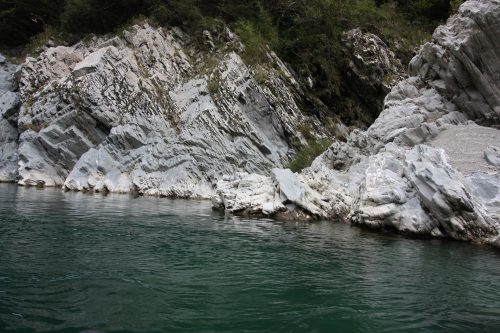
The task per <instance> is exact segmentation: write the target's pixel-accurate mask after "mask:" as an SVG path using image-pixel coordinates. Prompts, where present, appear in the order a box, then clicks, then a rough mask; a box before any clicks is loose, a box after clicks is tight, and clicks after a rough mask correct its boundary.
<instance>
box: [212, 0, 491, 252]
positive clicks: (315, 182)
mask: <svg viewBox="0 0 500 333" xmlns="http://www.w3.org/2000/svg"><path fill="white" fill-rule="evenodd" d="M499 35H500V1H498V0H493V1H489V0H488V1H487V0H469V1H467V2H465V3H464V5H463V6H462V7H461V8H460V10H459V13H458V14H457V15H456V16H454V17H452V18H450V20H449V21H448V23H447V24H446V25H445V26H442V27H440V28H438V29H437V30H436V33H435V34H434V39H433V42H432V43H428V44H426V45H424V46H423V47H422V50H421V51H420V53H419V55H417V56H416V57H415V59H413V61H412V63H411V71H412V73H413V74H414V76H413V77H410V78H408V79H405V80H403V81H401V82H400V83H398V84H397V85H396V86H395V87H394V88H393V89H392V90H391V92H390V93H389V94H388V95H387V97H386V99H385V102H384V109H383V111H382V113H381V114H380V116H379V118H378V119H377V120H376V121H375V123H374V124H373V125H372V126H371V127H370V128H369V129H368V130H367V131H365V132H361V131H353V132H352V133H351V134H350V137H349V139H348V141H347V142H346V143H343V142H336V143H334V144H333V145H332V146H331V147H330V148H329V149H328V150H327V151H326V152H325V153H323V154H322V155H321V156H319V157H318V158H317V159H316V160H315V161H314V163H313V164H312V166H311V167H310V168H307V169H305V170H304V171H302V173H300V174H295V175H293V176H292V175H289V176H287V179H290V181H287V182H283V181H282V180H281V179H277V178H276V177H268V178H267V180H266V179H261V180H260V183H262V184H266V187H261V188H260V194H259V196H258V197H252V196H251V195H249V196H246V197H240V196H239V195H238V192H237V191H234V190H233V192H232V195H233V196H232V204H233V206H238V204H239V203H243V202H244V203H245V209H246V210H248V211H258V212H259V213H260V214H264V215H270V216H279V215H286V214H287V212H288V213H291V212H293V211H295V210H296V209H297V208H298V209H300V210H301V211H302V214H300V215H298V216H303V215H306V216H313V217H317V218H329V219H341V220H343V221H346V222H349V223H356V224H361V225H367V226H370V227H373V228H388V229H395V230H398V231H402V232H407V233H412V234H420V235H432V236H435V237H451V238H454V239H459V240H466V241H474V242H481V243H488V244H493V245H495V246H500V171H499V168H498V156H499V155H498V148H497V146H496V145H498V142H500V130H498V129H496V128H497V127H498V126H499V125H500V120H499V117H498V115H499V113H498V112H499V111H500V99H498V97H499V96H500V95H499V93H498V92H499V91H500V81H499V80H498V72H499V67H498V66H499V64H500V61H499V60H500V47H499V45H498V42H499V40H498V38H496V37H494V36H499ZM476 122H477V123H480V124H481V125H489V126H491V127H485V126H480V125H478V124H476ZM281 173H282V174H286V172H284V171H282V172H281ZM251 177H253V176H252V175H247V176H246V179H248V178H251ZM233 184H234V183H233ZM225 185H226V184H223V186H221V187H220V188H219V194H218V195H219V197H221V198H225V196H226V194H227V193H229V192H228V191H227V190H226V186H225ZM256 186H258V185H257V184H252V183H247V185H246V186H245V191H246V193H253V192H254V191H256V190H257V189H256ZM233 189H234V187H233ZM274 193H291V195H290V196H291V197H292V198H294V200H289V199H288V198H287V196H285V197H282V196H279V197H278V201H277V202H278V205H277V206H276V207H279V209H277V210H268V209H264V205H265V200H275V201H273V202H276V195H272V194H274ZM297 198H300V200H299V199H297ZM288 202H290V203H293V204H294V206H293V207H291V208H289V207H288V206H287V205H286V204H287V203H288ZM298 202H299V203H298Z"/></svg>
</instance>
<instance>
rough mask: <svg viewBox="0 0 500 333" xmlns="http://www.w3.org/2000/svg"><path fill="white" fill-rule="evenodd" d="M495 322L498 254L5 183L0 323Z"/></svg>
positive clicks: (476, 328) (195, 328)
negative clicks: (26, 187) (18, 186)
mask: <svg viewBox="0 0 500 333" xmlns="http://www.w3.org/2000/svg"><path fill="white" fill-rule="evenodd" d="M86 330H95V331H99V332H270V333H271V332H272V333H277V332H380V331H384V332H500V253H499V252H497V251H494V250H491V249H487V248H481V247H477V246H473V245H469V244H462V243H458V242H450V241H436V240H414V239H406V238H403V237H401V236H393V235H379V234H376V233H371V232H366V231H363V230H360V229H358V228H354V227H349V226H346V225H341V224H333V223H327V222H324V223H313V224H302V223H279V222H273V221H270V220H263V219H243V218H235V217H224V216H221V215H219V214H217V213H213V212H212V211H211V210H210V205H209V203H207V202H191V201H170V200H166V199H155V198H136V199H134V198H131V197H129V196H107V197H103V196H100V195H95V196H93V195H83V194H78V193H61V192H60V191H58V190H36V189H24V188H16V187H15V186H8V185H4V186H0V332H2V333H4V332H75V333H79V332H81V331H86Z"/></svg>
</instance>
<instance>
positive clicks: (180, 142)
mask: <svg viewBox="0 0 500 333" xmlns="http://www.w3.org/2000/svg"><path fill="white" fill-rule="evenodd" d="M129 30H130V31H124V32H123V36H121V37H117V36H110V37H94V38H92V39H90V40H86V41H82V42H80V43H78V44H77V45H75V46H72V47H65V46H59V47H51V48H48V49H47V50H46V51H44V52H43V53H42V54H41V55H40V56H39V57H38V58H27V59H26V61H25V62H24V63H23V64H22V66H21V67H20V69H19V70H18V73H17V76H18V81H19V87H18V94H19V97H20V105H18V104H19V98H18V99H17V104H16V106H12V107H11V106H6V107H2V110H3V111H2V112H3V113H4V117H2V124H5V125H2V131H3V132H2V138H1V142H2V143H3V142H5V144H2V147H3V148H2V149H4V150H6V151H7V150H8V151H9V152H10V151H12V154H10V155H9V154H8V153H6V154H5V155H4V154H2V156H5V157H3V159H5V160H6V161H9V162H12V163H10V164H8V163H7V162H2V163H4V164H6V166H5V167H3V168H2V169H5V171H3V173H2V174H3V178H2V180H3V181H8V180H11V181H14V180H15V181H17V182H18V183H19V184H20V185H32V186H63V187H64V188H65V189H68V190H84V191H87V190H88V191H111V192H120V193H128V192H137V193H141V194H148V195H162V196H172V197H186V198H210V197H211V196H212V195H214V194H215V191H214V185H215V183H216V182H217V181H218V180H219V179H220V178H222V176H223V175H226V174H234V173H236V172H249V173H260V174H269V172H270V170H271V169H272V168H274V167H276V166H283V164H284V163H285V162H286V161H288V159H289V157H290V156H291V155H292V154H293V153H294V151H295V147H297V146H299V145H300V144H301V143H302V144H303V143H305V138H304V136H303V135H302V133H301V131H300V126H301V124H306V123H307V124H311V125H312V126H311V128H312V129H313V131H314V128H316V129H318V130H317V132H318V133H317V134H319V133H320V132H321V126H320V124H319V122H318V121H317V120H316V119H313V118H310V117H307V116H305V115H304V114H303V113H302V111H301V109H300V108H299V106H298V101H299V100H300V94H301V93H302V92H301V90H300V87H299V85H298V84H297V82H296V81H295V79H294V78H293V75H292V74H291V73H290V71H289V70H288V68H287V67H286V66H285V64H284V63H283V62H282V61H281V60H280V59H278V57H277V56H276V55H275V54H274V53H273V52H271V51H269V53H268V55H267V57H268V59H267V61H266V63H265V64H262V65H256V66H253V67H252V68H250V67H248V66H247V65H245V63H244V62H243V61H242V59H241V57H240V56H239V53H240V52H241V50H242V49H243V48H244V46H243V45H242V44H241V43H240V41H239V39H238V37H237V36H236V35H234V34H233V33H232V32H231V31H229V30H228V29H223V30H221V31H218V32H217V35H216V36H212V33H210V32H208V31H206V32H205V33H204V38H205V39H204V43H206V45H207V47H209V48H210V50H209V51H204V52H200V50H199V48H197V47H196V43H195V42H193V41H192V40H191V39H190V37H189V36H187V35H185V34H184V33H183V32H181V31H180V30H177V29H173V30H167V29H163V28H155V27H152V26H150V25H149V24H147V23H144V24H142V25H136V26H133V27H132V28H131V29H129ZM5 71H8V69H7V68H6V69H5ZM6 73H7V72H6ZM5 75H7V74H5ZM5 82H7V81H5ZM5 89H7V88H5ZM4 96H11V93H6V94H5V95H4ZM13 96H15V94H14V95H13ZM4 109H5V110H4ZM14 110H16V111H14ZM8 120H10V121H11V122H12V124H13V126H14V127H12V128H11V127H9V126H10V123H9V122H8ZM16 128H17V131H18V135H19V140H18V145H19V147H18V149H17V151H16V149H14V148H13V143H12V142H14V141H16V140H14V139H13V138H14V137H16V136H17V134H14V132H15V131H16ZM4 132H5V133H4ZM14 151H15V152H14ZM15 163H17V167H15V166H14V164H15ZM16 169H17V171H15V170H16Z"/></svg>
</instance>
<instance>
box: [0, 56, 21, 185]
mask: <svg viewBox="0 0 500 333" xmlns="http://www.w3.org/2000/svg"><path fill="white" fill-rule="evenodd" d="M15 71H16V66H14V65H12V64H10V63H9V62H8V61H7V60H6V59H5V57H4V56H3V55H1V54H0V182H12V181H15V180H16V177H17V148H18V144H17V137H18V131H17V112H18V108H19V97H18V96H17V94H16V93H15V92H14V91H15V88H16V87H15V80H14V73H15Z"/></svg>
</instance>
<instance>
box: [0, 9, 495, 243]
mask: <svg viewBox="0 0 500 333" xmlns="http://www.w3.org/2000/svg"><path fill="white" fill-rule="evenodd" d="M498 36H500V0H469V1H467V2H465V3H464V4H463V5H462V6H461V8H460V10H459V13H458V14H457V15H455V16H453V17H452V18H450V19H449V20H448V22H447V24H446V25H443V26H441V27H439V28H438V29H437V30H436V32H435V33H434V36H433V40H432V41H431V42H429V43H427V44H425V45H424V46H423V47H422V48H421V50H420V51H419V53H418V55H417V56H416V57H415V58H414V59H413V60H412V62H411V64H410V66H409V71H410V73H411V77H409V78H406V79H403V77H404V74H402V73H400V72H401V69H400V68H401V64H400V63H398V61H397V59H396V57H395V56H394V54H392V53H391V52H390V50H387V47H386V45H385V44H384V43H383V42H382V41H381V40H380V39H379V38H378V37H376V36H374V35H371V34H363V33H362V32H361V31H359V30H353V31H350V32H347V33H346V34H345V36H344V38H345V41H344V42H345V44H346V45H347V46H348V47H349V48H351V49H352V50H351V52H352V54H353V61H352V62H351V63H350V64H349V66H350V71H351V72H352V74H353V75H354V76H355V77H356V82H355V86H357V87H368V86H369V85H370V82H376V84H374V85H373V87H372V88H373V89H374V91H386V90H387V91H389V90H390V92H389V94H388V95H387V97H386V99H385V102H384V106H383V111H382V113H381V114H380V116H379V117H378V119H377V120H376V121H375V122H374V124H373V125H372V126H371V127H370V128H369V129H367V130H366V131H360V130H353V131H352V132H351V133H350V135H349V137H348V139H347V140H346V142H343V141H336V142H334V143H333V145H332V146H331V147H330V148H329V149H328V150H327V151H326V152H325V153H324V154H322V155H321V156H319V157H318V158H317V159H316V160H315V161H314V163H313V164H312V166H311V167H309V168H307V169H305V170H304V171H302V172H301V173H293V172H291V171H290V170H288V169H283V167H284V166H285V165H286V163H287V162H288V161H289V160H290V158H291V157H292V156H293V155H294V154H295V152H296V149H297V148H298V147H300V146H301V145H304V144H306V142H307V139H308V138H307V136H308V135H311V134H312V135H313V136H315V137H327V136H328V131H327V130H326V129H325V127H326V126H325V124H322V123H321V121H320V120H319V119H318V118H316V117H315V116H311V115H308V114H306V112H305V111H304V110H303V108H302V107H301V101H302V100H303V99H302V98H303V94H304V93H303V91H302V89H301V87H300V85H299V84H298V83H297V81H296V80H295V78H294V75H293V73H292V72H291V71H290V70H289V69H288V67H287V66H286V64H284V63H283V62H282V61H281V60H280V59H279V58H278V57H277V56H276V55H275V54H274V53H273V52H271V51H269V52H268V53H267V58H268V59H266V61H265V63H260V64H256V65H252V66H248V65H247V64H245V62H244V61H243V60H242V58H241V56H240V54H241V52H242V50H243V49H244V45H242V44H241V42H240V40H239V38H238V37H237V36H236V35H234V34H233V33H232V32H231V31H229V30H228V29H219V30H218V31H212V32H209V31H205V32H204V35H203V38H204V44H205V46H204V47H205V48H208V51H207V49H204V50H205V51H200V48H199V47H198V46H197V45H196V42H195V41H194V40H193V39H192V37H190V36H188V35H186V34H184V33H183V32H182V31H180V30H178V29H164V28H157V27H153V26H151V25H149V24H148V23H143V24H140V25H135V26H133V27H132V28H130V29H128V30H127V31H124V32H123V33H122V34H121V35H120V36H101V37H93V38H90V39H88V40H84V41H81V42H80V43H78V44H76V45H74V46H71V47H67V46H58V47H50V48H48V49H46V50H45V51H43V52H42V53H41V54H40V56H38V57H37V58H27V59H26V61H25V62H24V63H23V64H22V65H21V66H20V67H16V66H13V65H10V64H9V63H8V62H7V61H6V60H5V59H4V58H3V57H2V58H0V111H1V117H0V152H1V155H0V181H15V182H17V183H18V184H20V185H27V186H61V187H63V188H64V189H67V190H78V191H110V192H119V193H130V192H134V193H139V194H146V195H161V196H170V197H182V198H211V199H212V201H213V205H214V207H215V208H218V209H222V210H224V211H226V212H229V213H239V214H242V213H243V214H258V215H265V216H272V217H278V218H293V219H313V218H321V219H334V220H338V219H340V220H343V221H346V222H349V223H351V222H352V223H356V224H361V225H367V226H370V227H373V228H384V229H385V228H387V229H396V230H398V231H402V232H407V233H413V234H420V235H432V236H436V237H452V238H455V239H460V240H466V241H475V242H484V243H489V244H493V245H496V246H500V148H499V146H500V130H499V129H498V128H499V127H500V40H499V39H498ZM397 82H398V83H397ZM360 93H361V92H360ZM304 128H308V129H310V130H311V131H312V133H304Z"/></svg>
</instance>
